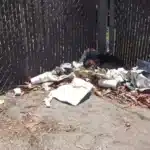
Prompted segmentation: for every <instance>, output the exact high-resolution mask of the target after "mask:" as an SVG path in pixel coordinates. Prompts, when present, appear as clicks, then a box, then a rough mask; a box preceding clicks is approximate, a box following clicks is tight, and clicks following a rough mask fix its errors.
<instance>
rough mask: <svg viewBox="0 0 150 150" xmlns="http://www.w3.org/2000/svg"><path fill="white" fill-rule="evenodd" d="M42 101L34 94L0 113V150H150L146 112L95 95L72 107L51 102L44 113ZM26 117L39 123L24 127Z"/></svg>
mask: <svg viewBox="0 0 150 150" xmlns="http://www.w3.org/2000/svg"><path fill="white" fill-rule="evenodd" d="M44 97H45V93H43V92H36V91H35V92H33V93H30V94H28V95H25V96H23V97H20V98H19V97H18V98H17V99H16V101H17V105H16V106H11V107H10V108H8V110H5V111H3V112H2V113H1V121H0V149H3V150H14V149H17V150H70V149H72V150H128V149H129V150H149V149H150V140H149V135H150V111H149V110H146V109H143V108H138V107H135V108H126V109H125V108H123V106H121V105H119V104H117V103H115V102H113V103H112V102H110V101H108V100H107V99H100V98H98V97H96V96H91V97H90V99H89V100H87V101H85V102H84V103H82V104H80V105H79V106H77V107H73V106H70V105H67V104H63V103H60V102H58V101H56V100H54V101H52V107H51V108H46V107H45V105H44V103H43V101H42V100H43V99H44ZM28 115H29V116H30V117H31V118H32V117H34V118H37V119H33V118H32V119H33V120H36V121H37V122H38V121H39V120H40V121H42V123H41V122H40V123H37V124H36V123H35V124H34V123H33V122H30V123H29V120H30V119H31V118H30V117H29V116H28ZM27 116H28V117H27ZM25 117H26V119H24V120H25V121H24V123H23V124H22V120H23V118H25ZM10 118H12V119H13V121H12V119H10ZM7 120H9V121H7ZM8 122H9V123H8ZM12 122H13V123H14V124H13V123H12ZM127 124H128V125H127ZM31 127H32V130H30V128H31ZM33 127H34V128H33Z"/></svg>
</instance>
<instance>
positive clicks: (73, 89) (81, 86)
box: [44, 78, 93, 107]
mask: <svg viewBox="0 0 150 150" xmlns="http://www.w3.org/2000/svg"><path fill="white" fill-rule="evenodd" d="M92 88H93V85H92V84H91V83H89V82H86V81H84V80H82V79H80V78H74V79H73V80H72V82H71V83H70V84H67V85H62V86H60V87H58V88H57V89H55V90H53V91H51V92H50V93H49V95H48V97H47V98H45V100H44V101H45V104H46V106H47V107H50V106H51V104H50V103H51V101H52V99H53V98H56V99H57V100H59V101H61V102H67V103H69V104H71V105H74V106H76V105H78V104H79V103H80V102H81V101H82V99H83V98H84V97H85V96H86V95H87V94H88V93H90V92H91V90H92Z"/></svg>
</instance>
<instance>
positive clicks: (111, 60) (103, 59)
mask: <svg viewBox="0 0 150 150" xmlns="http://www.w3.org/2000/svg"><path fill="white" fill-rule="evenodd" d="M83 63H84V66H85V67H86V68H88V67H91V66H98V67H101V68H108V69H112V68H119V67H123V66H124V64H123V61H122V60H120V59H119V58H118V57H116V56H113V55H111V54H109V53H105V54H101V53H99V52H97V51H96V50H94V49H88V52H87V54H86V57H85V59H84V61H83Z"/></svg>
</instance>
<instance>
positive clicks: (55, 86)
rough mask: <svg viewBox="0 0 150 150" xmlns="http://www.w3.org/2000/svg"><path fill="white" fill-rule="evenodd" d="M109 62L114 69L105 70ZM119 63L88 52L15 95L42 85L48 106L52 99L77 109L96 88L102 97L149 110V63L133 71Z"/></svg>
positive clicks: (112, 58)
mask: <svg viewBox="0 0 150 150" xmlns="http://www.w3.org/2000/svg"><path fill="white" fill-rule="evenodd" d="M106 63H108V64H113V65H112V67H111V69H109V68H107V67H104V64H106ZM117 63H120V64H122V63H121V61H120V60H119V59H118V58H116V57H115V56H111V55H109V54H99V53H98V52H97V51H96V50H94V49H87V50H86V51H84V53H83V55H82V57H81V59H80V60H79V62H76V61H73V62H72V63H64V64H61V65H60V66H57V67H56V68H55V69H54V70H52V71H48V72H45V73H42V74H40V75H38V76H35V77H33V78H31V81H30V83H27V84H26V85H23V86H19V87H18V88H16V89H14V93H15V96H18V95H20V96H21V95H22V93H23V92H25V91H26V90H25V89H28V90H27V91H30V90H33V89H35V88H36V87H38V86H41V89H43V90H45V91H49V95H48V96H47V97H46V98H45V100H44V101H45V104H46V106H47V107H50V105H51V101H52V99H53V98H55V99H57V100H59V101H61V102H66V103H69V104H71V105H74V106H76V105H78V104H79V103H80V102H81V101H82V99H83V98H84V97H85V96H86V95H87V94H88V93H90V92H91V91H92V89H94V90H93V91H94V93H95V94H96V95H97V96H99V97H102V96H107V97H109V98H111V99H116V100H118V102H120V103H123V104H127V103H130V104H134V105H140V106H141V105H144V106H147V107H150V100H149V94H150V63H149V62H146V61H142V60H138V62H137V66H136V67H134V68H132V69H131V70H127V69H125V68H123V67H119V66H116V64H117ZM114 64H115V65H114ZM105 66H107V65H105ZM120 66H122V65H120ZM145 93H146V94H145Z"/></svg>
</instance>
